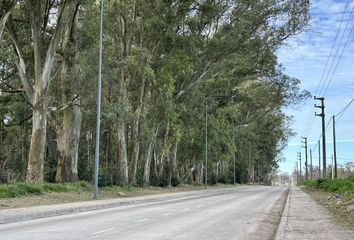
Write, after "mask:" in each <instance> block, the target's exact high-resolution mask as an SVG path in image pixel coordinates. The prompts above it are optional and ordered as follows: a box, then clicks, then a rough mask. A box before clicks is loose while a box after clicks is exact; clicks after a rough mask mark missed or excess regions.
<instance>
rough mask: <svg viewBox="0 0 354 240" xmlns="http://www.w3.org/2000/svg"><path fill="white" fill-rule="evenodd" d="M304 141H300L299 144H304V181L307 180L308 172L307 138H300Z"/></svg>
mask: <svg viewBox="0 0 354 240" xmlns="http://www.w3.org/2000/svg"><path fill="white" fill-rule="evenodd" d="M301 138H302V139H303V140H304V141H301V143H303V144H305V145H304V146H302V147H303V148H305V180H308V179H309V171H308V164H307V137H301Z"/></svg>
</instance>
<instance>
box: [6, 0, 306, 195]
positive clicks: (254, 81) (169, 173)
mask: <svg viewBox="0 0 354 240" xmlns="http://www.w3.org/2000/svg"><path fill="white" fill-rule="evenodd" d="M98 2H99V1H79V0H70V1H59V0H46V1H44V0H43V1H14V0H8V1H0V9H1V11H0V22H1V24H0V44H1V48H0V66H1V67H0V70H1V71H0V183H12V182H24V181H25V182H27V183H43V182H55V183H65V182H77V181H80V180H81V181H87V182H92V180H93V179H92V176H93V170H94V160H93V157H94V155H95V144H96V142H95V139H96V136H95V134H96V131H95V129H96V112H97V109H96V102H97V77H98V67H97V63H98V45H99V42H98V40H99V30H100V24H99V23H100V19H99V5H98ZM309 8H310V5H309V1H308V0H298V1H294V0H283V1H276V0H270V1H248V0H242V1H206V0H202V1H200V0H191V1H185V0H173V1H161V0H159V1H158V0H155V1H142V0H134V1H133V0H124V1H117V0H114V1H107V2H106V3H105V5H104V7H103V10H104V19H103V22H104V24H103V33H104V40H103V63H104V66H103V72H102V75H103V76H104V77H103V79H102V80H103V81H102V109H101V110H102V111H101V112H102V115H101V135H100V137H101V138H100V139H101V140H100V142H101V144H100V166H99V167H100V169H99V175H100V185H101V186H110V185H121V186H123V185H130V186H139V187H142V186H144V187H149V186H177V185H179V184H191V185H193V184H203V180H204V179H205V177H204V176H203V173H204V172H205V171H204V170H205V165H206V164H204V159H205V143H206V142H205V140H204V139H205V133H206V130H205V122H207V127H208V130H207V134H208V135H207V136H208V142H207V149H208V152H209V154H208V164H207V167H208V173H209V174H210V176H208V179H209V181H210V182H208V183H209V184H215V183H230V182H232V181H233V176H234V174H233V169H234V167H235V169H236V181H237V182H238V183H246V182H250V181H254V180H255V179H257V181H258V182H262V183H270V180H271V179H270V178H271V175H272V173H273V172H274V169H276V168H277V166H278V162H279V161H280V160H281V156H280V154H279V153H280V152H281V150H282V149H283V148H284V147H285V146H286V144H287V141H288V138H289V137H291V136H292V135H293V131H292V130H291V129H290V123H291V117H288V116H287V115H286V114H285V113H284V112H283V109H284V108H285V107H288V106H295V105H297V104H299V103H301V102H302V101H303V100H305V99H306V98H308V97H310V93H309V92H307V91H306V90H303V89H301V87H300V80H299V79H296V78H293V77H291V76H288V75H287V74H286V72H285V69H284V68H283V66H282V64H281V62H279V61H278V57H277V52H278V50H279V48H281V47H282V46H284V45H287V44H288V42H287V40H288V39H290V38H293V37H295V36H297V35H299V34H301V33H302V32H304V31H306V30H307V29H308V25H309V22H310V16H309ZM206 105H207V106H206ZM234 157H235V158H236V161H235V162H236V164H235V165H236V166H234ZM79 185H80V184H79ZM40 186H42V185H40ZM73 186H76V185H75V184H74V185H73ZM4 188H5V189H8V187H4ZM26 189H27V190H26ZM4 191H5V192H6V193H5V194H6V195H10V196H16V195H18V194H22V193H23V192H29V191H32V192H43V191H46V188H45V187H38V185H22V184H20V185H19V186H17V185H16V187H14V189H12V190H4Z"/></svg>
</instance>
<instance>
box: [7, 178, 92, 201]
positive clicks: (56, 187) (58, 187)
mask: <svg viewBox="0 0 354 240" xmlns="http://www.w3.org/2000/svg"><path fill="white" fill-rule="evenodd" d="M91 188H92V186H91V184H89V183H87V182H82V181H81V182H76V183H61V184H57V183H42V184H31V183H12V184H0V198H14V197H20V196H24V195H31V194H43V193H46V192H71V191H79V190H91Z"/></svg>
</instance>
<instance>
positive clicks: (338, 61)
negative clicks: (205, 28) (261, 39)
mask: <svg viewBox="0 0 354 240" xmlns="http://www.w3.org/2000/svg"><path fill="white" fill-rule="evenodd" d="M353 7H354V0H349V1H348V0H313V1H312V4H311V16H312V20H311V26H310V29H309V30H308V31H306V32H305V33H303V34H301V35H300V36H297V37H296V38H295V39H291V40H290V42H289V45H290V46H287V47H283V48H282V49H280V50H279V53H278V57H279V61H280V62H281V63H282V64H283V65H284V67H285V68H286V73H287V74H288V75H290V76H292V77H296V78H298V79H300V80H301V82H302V88H303V89H306V90H308V91H310V92H311V93H312V95H316V96H321V97H322V96H323V97H325V106H326V108H325V113H326V124H327V123H328V122H329V120H330V118H331V116H332V115H336V114H338V113H340V112H341V110H342V109H343V108H344V107H345V106H346V105H347V104H348V103H349V102H350V101H351V100H352V99H353V98H354V84H353V82H354V30H353V24H354V12H353ZM314 103H317V104H318V103H319V101H315V100H313V99H309V100H308V101H306V102H305V103H304V104H303V105H301V106H299V107H297V109H286V110H285V111H286V113H287V114H288V115H293V116H294V123H293V129H294V130H295V132H296V133H297V135H296V136H295V137H293V138H292V139H291V140H290V142H289V146H288V147H287V149H285V150H284V151H283V155H284V157H285V159H286V161H285V162H282V163H280V170H281V171H283V172H289V173H291V172H292V171H293V169H294V167H295V161H296V153H297V152H300V151H301V152H302V155H303V159H304V149H303V148H301V144H300V142H301V136H305V137H308V142H309V149H310V148H311V149H312V150H313V151H314V152H313V162H314V163H313V165H316V166H317V165H318V148H317V146H316V143H317V141H318V139H319V137H320V134H321V119H320V117H314V112H315V111H317V112H319V111H320V109H315V108H314V107H313V105H314ZM353 114H354V103H353V104H352V105H350V106H349V107H348V108H347V110H346V111H345V112H344V114H343V115H342V116H341V117H340V118H338V120H337V124H336V132H337V145H338V148H337V157H338V162H339V164H344V163H346V162H349V161H352V162H354V121H353V118H354V117H353V116H354V115H353ZM332 136H333V135H332V123H330V124H329V126H328V128H327V131H326V138H327V164H328V162H330V161H331V160H330V158H331V155H332V153H333V144H332V143H333V137H332Z"/></svg>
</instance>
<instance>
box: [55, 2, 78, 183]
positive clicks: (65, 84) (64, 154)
mask: <svg viewBox="0 0 354 240" xmlns="http://www.w3.org/2000/svg"><path fill="white" fill-rule="evenodd" d="M74 7H75V8H73V9H72V11H73V13H72V15H70V19H69V20H70V21H69V22H68V24H67V26H66V28H65V30H64V36H63V42H62V50H63V60H62V66H61V86H62V89H61V90H62V104H63V105H64V110H63V120H62V123H61V124H60V126H59V127H57V147H58V161H57V171H56V175H55V181H56V182H58V183H61V182H74V181H77V180H78V169H77V168H78V151H79V139H80V131H81V122H82V113H81V106H80V100H79V96H78V94H77V92H75V90H76V91H78V88H79V85H78V84H75V83H76V82H77V81H75V80H76V78H77V75H76V70H75V68H76V58H77V56H76V55H77V49H76V42H77V36H76V35H77V34H76V32H77V31H76V30H77V26H78V17H79V5H76V6H74ZM75 94H76V95H75Z"/></svg>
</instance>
